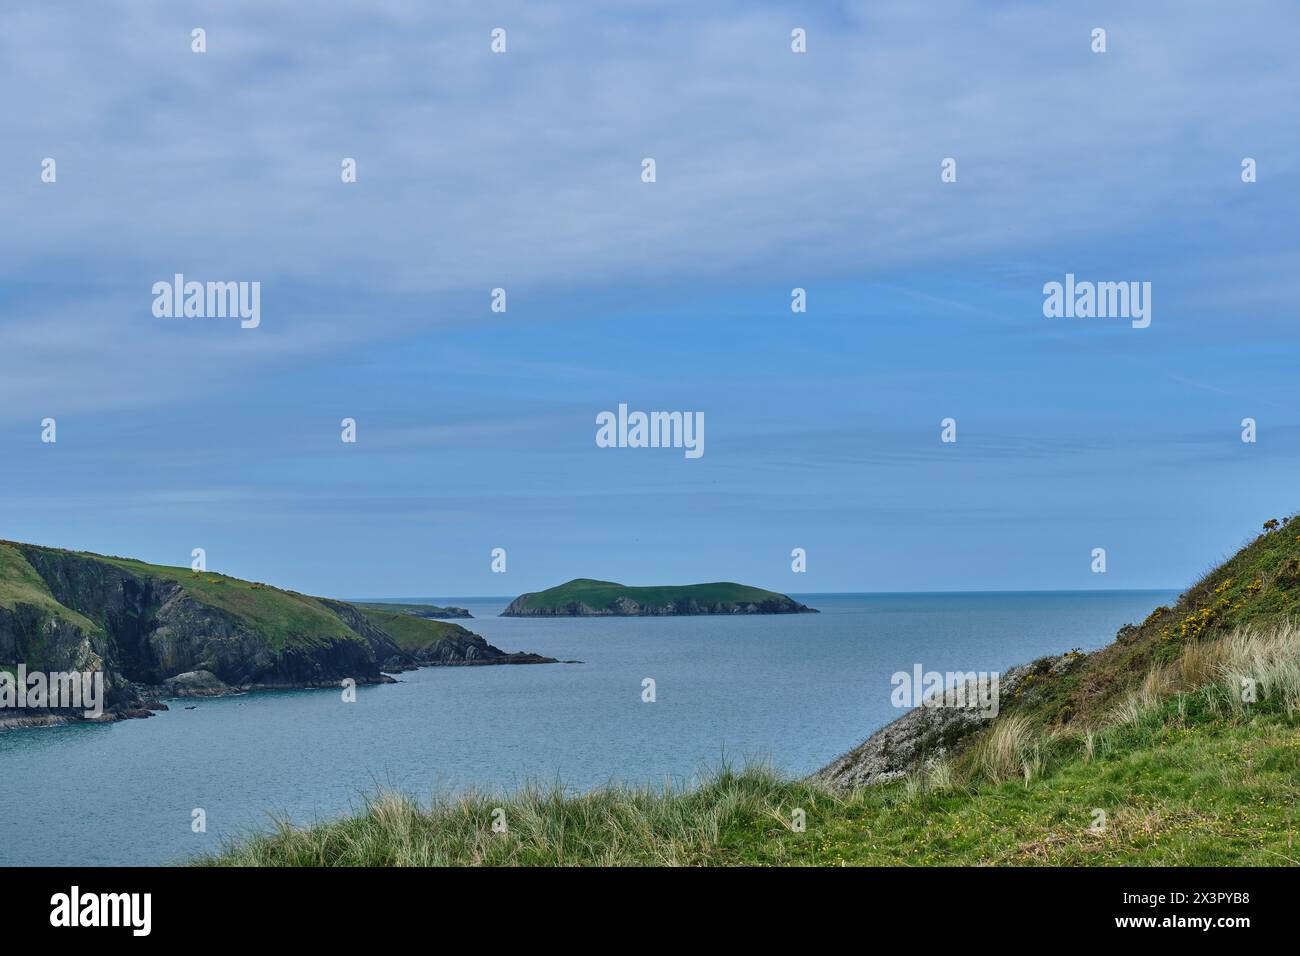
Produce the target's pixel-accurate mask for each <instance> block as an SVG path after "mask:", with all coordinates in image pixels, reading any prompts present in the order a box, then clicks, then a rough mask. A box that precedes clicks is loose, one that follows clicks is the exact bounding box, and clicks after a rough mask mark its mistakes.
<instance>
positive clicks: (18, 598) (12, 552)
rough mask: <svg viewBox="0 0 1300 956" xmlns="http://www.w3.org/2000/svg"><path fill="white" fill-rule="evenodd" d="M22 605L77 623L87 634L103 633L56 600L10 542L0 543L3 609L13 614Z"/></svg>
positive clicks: (93, 624) (0, 589)
mask: <svg viewBox="0 0 1300 956" xmlns="http://www.w3.org/2000/svg"><path fill="white" fill-rule="evenodd" d="M19 604H32V605H35V606H36V607H38V608H40V609H41V610H43V611H45V612H46V613H48V614H50V615H52V616H54V617H58V618H62V619H63V620H65V621H68V622H70V623H72V624H75V625H76V626H77V627H79V628H81V629H82V630H83V631H84V632H85V633H87V634H98V633H100V632H101V628H100V627H99V625H97V624H95V623H94V622H93V621H91V620H90V619H89V618H87V617H85V616H83V615H81V614H78V613H77V612H76V611H73V610H72V609H70V608H66V607H64V606H63V605H62V604H60V603H59V602H58V601H56V600H55V599H54V595H53V594H51V593H50V589H49V588H48V587H47V586H46V584H45V582H44V581H43V580H42V579H41V576H40V575H39V574H37V573H36V569H35V568H33V567H32V566H31V565H30V564H28V563H27V559H26V558H25V557H23V555H22V553H21V552H20V551H18V549H17V548H15V547H13V545H11V544H10V543H9V542H7V541H0V607H2V608H5V609H7V610H10V611H12V610H13V609H14V608H15V607H16V606H17V605H19Z"/></svg>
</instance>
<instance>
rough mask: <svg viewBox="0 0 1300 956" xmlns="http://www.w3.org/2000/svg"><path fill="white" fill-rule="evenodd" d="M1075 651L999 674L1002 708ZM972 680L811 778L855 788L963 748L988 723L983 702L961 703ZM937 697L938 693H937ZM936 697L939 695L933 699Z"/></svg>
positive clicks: (878, 733)
mask: <svg viewBox="0 0 1300 956" xmlns="http://www.w3.org/2000/svg"><path fill="white" fill-rule="evenodd" d="M1067 658H1069V659H1070V660H1071V661H1072V660H1073V658H1071V655H1069V654H1066V655H1063V657H1062V658H1042V659H1040V660H1037V661H1034V662H1033V663H1031V664H1021V665H1019V666H1017V667H1012V668H1011V669H1010V670H1007V671H1003V672H1002V673H1000V674H999V675H998V706H999V710H1000V709H1001V707H1002V705H1003V704H1005V703H1006V702H1007V701H1008V700H1009V699H1010V698H1011V697H1013V696H1014V695H1015V694H1016V691H1017V688H1018V687H1019V686H1020V683H1021V681H1022V680H1024V678H1025V677H1026V676H1027V675H1029V674H1033V673H1039V672H1041V671H1043V670H1045V669H1050V668H1051V667H1052V666H1054V665H1057V664H1061V665H1062V666H1069V663H1066V659H1067ZM971 690H973V688H971V687H970V684H969V682H968V683H967V684H966V685H964V686H963V689H961V690H958V689H956V688H950V689H948V690H947V691H945V692H944V695H943V697H944V704H945V706H942V707H935V706H924V705H923V706H920V707H915V708H913V709H912V710H909V711H908V712H907V713H905V714H903V716H901V717H899V718H898V719H897V720H895V721H893V722H892V723H890V724H886V725H885V726H884V727H882V728H880V730H878V731H876V732H875V733H874V734H872V735H871V736H870V737H868V738H867V739H866V741H864V742H863V743H862V744H860V745H858V746H857V747H856V748H854V749H853V750H851V751H849V752H848V753H846V754H844V755H843V756H842V757H839V758H838V759H836V760H834V761H832V762H831V763H829V764H827V765H826V766H825V767H823V768H822V769H821V770H818V771H817V772H816V773H815V774H813V775H812V777H811V778H810V779H811V780H814V781H817V782H820V783H823V784H825V785H827V786H829V787H831V788H832V789H836V790H851V789H854V788H856V787H863V786H869V785H871V784H876V783H887V782H889V781H890V780H897V779H899V778H901V777H904V776H906V775H907V774H908V773H910V772H911V771H913V770H916V769H918V768H919V767H921V766H923V765H924V764H925V763H926V762H927V761H930V760H937V759H939V758H941V757H944V756H948V755H951V754H953V753H956V752H958V751H960V750H962V749H963V748H964V747H965V746H966V745H967V744H968V743H969V742H970V740H971V739H972V738H973V736H974V735H975V733H976V732H977V731H980V730H982V729H983V728H984V727H986V726H988V715H987V714H986V713H985V712H983V711H981V710H980V709H978V708H977V707H972V706H966V707H962V706H959V705H960V704H961V703H963V702H965V701H970V700H973V699H974V698H973V696H971V694H970V691H971ZM936 696H937V695H936ZM927 700H930V701H932V700H934V698H933V697H932V698H927Z"/></svg>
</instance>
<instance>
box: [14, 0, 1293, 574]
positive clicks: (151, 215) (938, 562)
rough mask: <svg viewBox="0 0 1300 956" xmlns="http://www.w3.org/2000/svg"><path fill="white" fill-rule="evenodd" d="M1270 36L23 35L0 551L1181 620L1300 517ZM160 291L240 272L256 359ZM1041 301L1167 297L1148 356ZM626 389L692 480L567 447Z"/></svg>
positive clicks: (935, 18)
mask: <svg viewBox="0 0 1300 956" xmlns="http://www.w3.org/2000/svg"><path fill="white" fill-rule="evenodd" d="M195 28H202V29H203V30H205V31H206V52H203V53H196V52H194V51H193V49H192V43H193V40H192V31H193V30H194V29H195ZM496 28H501V29H504V30H505V31H506V32H505V37H506V49H505V52H504V53H494V52H493V51H492V49H491V44H492V37H491V34H492V31H493V30H494V29H496ZM795 28H801V29H803V30H804V31H806V37H807V41H806V46H807V52H805V53H795V52H793V51H792V49H791V31H792V30H794V29H795ZM1096 28H1102V29H1105V31H1106V50H1105V52H1104V53H1098V52H1094V51H1093V49H1092V47H1093V45H1094V41H1093V38H1092V34H1093V31H1094V29H1096ZM1298 28H1300V8H1298V7H1296V6H1295V4H1294V3H1291V2H1282V0H1279V2H1270V0H1242V2H1238V3H1234V4H1223V3H1218V2H1188V0H1180V2H1161V0H1154V2H1144V3H1142V4H1131V3H1108V2H1098V3H1090V4H1087V5H1078V4H1069V5H1066V4H1042V3H1037V2H1027V0H1026V2H1019V0H1005V2H988V0H982V2H974V0H971V2H958V0H938V2H934V3H927V4H917V3H911V2H906V3H905V2H898V3H891V2H870V3H867V2H825V3H816V4H812V3H809V4H799V3H768V2H754V0H749V2H726V0H719V2H712V3H708V4H701V3H699V2H698V0H696V2H681V3H677V2H672V0H659V2H655V3H648V2H639V0H623V2H619V3H610V4H603V5H592V4H577V3H568V2H556V3H548V4H536V3H524V2H476V3H470V2H464V3H459V2H444V3H437V4H432V3H424V2H399V0H379V2H368V3H364V4H363V3H331V4H319V5H317V4H313V5H310V6H309V7H306V6H302V5H297V7H296V8H294V7H291V6H290V5H287V4H267V3H265V2H261V0H258V2H244V0H222V2H219V3H218V2H213V3H184V2H175V0H166V2H163V0H157V2H154V0H136V2H132V3H89V2H87V3H77V2H62V3H46V4H27V5H22V6H20V7H15V8H14V9H11V10H6V11H5V14H4V24H3V29H0V215H2V216H3V221H4V228H3V229H0V538H8V539H12V540H20V541H29V542H34V543H40V544H47V545H53V546H58V547H66V548H73V549H76V550H87V551H94V552H99V553H106V554H117V555H126V556H131V557H137V558H141V559H143V560H147V561H151V562H155V563H161V564H170V565H188V564H189V561H190V555H191V552H192V549H194V548H197V547H202V548H204V549H205V551H206V553H207V561H208V567H209V568H211V569H214V570H219V571H222V572H225V573H228V574H233V575H236V576H239V577H244V578H251V579H254V580H260V581H266V582H269V583H272V584H276V585H278V586H283V587H290V588H293V589H295V590H300V591H304V592H308V593H315V594H326V595H333V596H341V597H367V596H369V597H381V596H387V597H395V596H424V597H447V596H456V595H513V594H518V593H521V592H524V591H529V590H537V589H541V588H545V587H548V586H551V585H554V584H557V583H560V582H562V581H564V580H567V579H569V578H573V577H598V578H602V579H606V580H616V581H621V582H624V583H628V584H660V583H687V582H695V581H714V580H735V581H741V582H744V583H748V584H754V585H758V586H762V587H768V588H772V589H775V590H778V591H782V592H787V593H816V592H827V591H904V590H905V591H929V590H978V589H992V590H1021V589H1092V588H1102V589H1113V588H1146V587H1150V588H1165V587H1169V588H1178V587H1182V586H1185V585H1187V584H1189V583H1190V582H1191V581H1192V580H1194V579H1195V578H1196V577H1197V576H1199V574H1200V573H1201V572H1203V571H1205V570H1206V569H1207V568H1209V567H1211V566H1212V565H1213V564H1215V563H1216V562H1217V561H1218V560H1220V559H1221V558H1223V557H1224V556H1226V555H1227V554H1229V553H1231V552H1232V551H1234V550H1235V549H1236V548H1237V547H1238V546H1240V545H1241V544H1242V543H1244V541H1246V540H1248V539H1249V538H1250V537H1251V536H1252V535H1253V534H1254V533H1255V532H1256V531H1257V530H1258V529H1259V526H1260V525H1261V524H1262V522H1263V521H1265V520H1266V519H1268V518H1272V517H1282V516H1284V515H1287V514H1290V513H1292V512H1294V511H1296V510H1298V506H1300V489H1297V487H1296V482H1295V481H1294V475H1295V474H1296V467H1297V464H1298V463H1300V416H1298V415H1297V412H1296V410H1297V408H1298V407H1300V382H1298V381H1297V376H1296V374H1295V358H1296V344H1297V333H1296V323H1297V319H1298V316H1297V313H1296V302H1297V292H1300V279H1298V278H1297V266H1298V265H1300V258H1298V257H1297V253H1298V252H1300V248H1298V247H1300V238H1298V236H1300V233H1298V231H1297V229H1296V227H1295V222H1296V219H1297V213H1298V212H1300V198H1298V197H1300V193H1298V192H1297V189H1296V182H1297V172H1298V169H1297V166H1298V163H1297V136H1298V135H1300V132H1298V131H1300V124H1297V114H1298V112H1300V109H1298V108H1297V106H1296V104H1297V103H1300V61H1297V59H1296V58H1295V56H1294V50H1293V45H1294V37H1295V36H1296V33H1297V29H1298ZM647 157H650V158H653V159H654V160H655V174H656V175H655V181H654V182H644V181H643V177H642V171H643V163H642V161H643V159H645V158H647ZM950 157H951V158H953V159H955V160H956V163H957V167H956V168H957V178H956V181H955V182H943V181H941V175H940V173H941V162H942V161H943V160H944V159H945V158H950ZM1247 157H1249V158H1252V159H1254V160H1255V161H1256V171H1257V180H1256V181H1255V182H1251V183H1245V182H1243V181H1242V161H1243V159H1244V158H1247ZM46 158H52V159H54V160H55V162H56V167H55V168H56V177H57V178H56V181H55V182H44V181H42V168H43V167H42V163H43V160H45V159H46ZM344 158H352V159H354V160H355V161H356V169H357V177H356V182H350V183H345V182H343V181H342V176H341V163H342V161H343V159H344ZM176 273H183V274H184V275H185V276H186V277H187V278H188V279H192V280H199V281H208V280H211V281H245V282H253V281H256V282H259V283H260V289H261V315H260V318H261V321H260V325H258V327H257V328H247V329H246V328H241V327H240V323H239V322H238V321H237V320H232V319H229V318H197V317H191V318H160V317H158V316H156V315H154V313H153V308H152V307H153V302H154V295H153V292H152V286H153V284H154V283H155V282H158V281H170V280H171V278H172V276H173V275H174V274H176ZM1067 273H1072V274H1075V275H1076V276H1078V277H1079V278H1080V279H1081V280H1082V279H1091V280H1094V281H1126V282H1127V281H1137V282H1149V283H1151V286H1150V288H1151V290H1152V291H1151V324H1150V326H1149V327H1147V328H1142V329H1138V328H1133V327H1132V326H1131V324H1130V323H1129V321H1127V320H1125V319H1120V318H1049V317H1046V316H1045V315H1044V312H1043V301H1044V294H1043V286H1044V284H1045V283H1048V282H1052V281H1064V277H1065V275H1066V274H1067ZM495 288H503V289H505V290H506V297H507V298H506V301H507V311H506V312H504V313H500V312H493V311H492V310H491V308H490V305H491V292H492V290H493V289H495ZM794 288H802V289H805V290H806V296H807V311H806V312H802V313H795V312H792V310H791V290H792V289H794ZM620 403H624V404H627V405H628V406H629V408H630V409H633V410H643V411H647V412H648V411H653V410H665V411H668V410H673V411H684V412H694V413H702V414H703V415H704V420H705V423H706V427H705V453H704V454H703V455H702V456H701V457H699V458H694V459H688V458H687V457H686V456H685V455H684V454H683V451H682V449H674V448H602V447H599V446H598V445H597V443H596V441H595V436H596V416H597V415H598V414H599V413H600V412H602V411H606V410H610V411H613V410H616V409H617V408H618V406H619V404H620ZM1247 417H1249V418H1253V419H1255V420H1256V423H1257V440H1256V441H1255V442H1253V443H1247V442H1243V441H1242V420H1243V419H1245V418H1247ZM46 418H53V419H55V421H56V423H57V441H55V442H53V443H49V442H44V441H42V424H41V423H42V420H43V419H46ZM344 418H352V419H354V420H355V421H356V426H357V428H356V434H357V440H356V442H354V443H346V442H344V441H342V440H341V431H342V429H341V424H340V423H341V422H342V420H343V419H344ZM945 418H952V419H955V421H956V423H957V440H956V441H955V442H948V443H945V442H943V441H941V426H940V423H941V422H942V421H943V420H944V419H945ZM494 548H503V549H505V551H506V555H507V559H506V561H507V563H506V568H507V570H506V572H505V573H504V574H502V573H494V572H493V571H492V569H491V553H492V551H493V549H494ZM795 548H802V549H804V550H805V552H806V555H807V570H806V572H803V573H796V572H794V571H793V570H792V567H791V552H792V550H793V549H795ZM1097 548H1102V549H1104V550H1105V553H1106V572H1105V573H1104V574H1103V573H1096V572H1095V571H1094V570H1093V568H1094V558H1093V551H1094V549H1097Z"/></svg>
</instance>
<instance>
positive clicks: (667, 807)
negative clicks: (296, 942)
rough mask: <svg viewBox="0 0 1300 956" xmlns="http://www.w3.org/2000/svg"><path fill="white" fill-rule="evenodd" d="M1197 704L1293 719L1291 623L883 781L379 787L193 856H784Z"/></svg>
mask: <svg viewBox="0 0 1300 956" xmlns="http://www.w3.org/2000/svg"><path fill="white" fill-rule="evenodd" d="M1252 687H1253V690H1254V695H1253V696H1254V697H1255V700H1254V701H1253V702H1252V701H1251V700H1249V697H1250V696H1251V694H1248V693H1247V694H1243V689H1246V688H1252ZM1206 710H1208V711H1209V712H1210V713H1211V714H1213V715H1219V716H1224V715H1226V716H1228V717H1229V718H1231V722H1232V723H1234V724H1238V725H1240V724H1241V723H1242V721H1241V720H1240V718H1242V717H1243V716H1246V715H1250V714H1253V713H1255V712H1256V711H1258V710H1267V711H1269V712H1272V713H1277V714H1280V715H1284V716H1285V717H1286V719H1287V720H1288V721H1290V720H1292V719H1295V718H1296V717H1297V715H1298V714H1300V626H1298V625H1296V624H1295V623H1288V624H1284V625H1280V626H1277V627H1275V628H1273V629H1269V630H1264V629H1251V628H1243V629H1239V630H1236V631H1233V632H1231V633H1229V634H1228V635H1227V636H1225V637H1222V638H1219V639H1217V640H1206V641H1199V642H1193V643H1189V644H1187V645H1186V646H1185V647H1184V648H1183V649H1182V651H1181V654H1180V656H1179V657H1177V658H1176V659H1175V660H1173V661H1172V662H1170V663H1168V664H1162V665H1157V666H1154V667H1152V668H1151V669H1150V670H1149V671H1148V672H1147V673H1146V674H1144V675H1143V676H1142V678H1141V680H1140V681H1138V682H1137V684H1136V686H1135V687H1134V689H1133V691H1132V692H1131V694H1130V696H1129V697H1128V699H1126V700H1125V701H1123V702H1122V703H1121V704H1120V706H1119V707H1117V708H1116V709H1115V710H1114V711H1113V712H1112V713H1110V714H1109V715H1108V716H1107V718H1105V719H1103V720H1102V721H1101V722H1099V723H1097V724H1095V725H1089V726H1084V727H1077V728H1073V729H1071V728H1070V727H1069V725H1066V727H1065V729H1061V728H1055V727H1046V728H1045V727H1042V726H1040V725H1037V724H1035V723H1034V721H1033V720H1032V719H1031V717H1030V716H1029V715H1028V714H1026V713H1022V712H1018V711H1016V710H1007V711H1004V712H1003V713H1002V715H1001V716H1000V717H999V718H998V719H997V720H996V721H995V722H994V723H993V725H992V726H991V727H990V728H989V730H988V731H987V732H985V733H984V734H983V736H982V737H981V738H980V739H979V740H978V741H977V742H976V743H975V746H974V748H973V749H972V750H971V751H970V752H969V753H967V754H963V755H960V756H959V757H957V758H955V759H954V758H944V759H941V760H937V761H931V762H930V763H928V764H927V765H926V766H925V767H924V768H920V769H918V770H917V771H915V772H914V773H911V774H909V775H908V776H907V777H906V778H905V779H904V780H903V781H902V782H901V783H900V784H898V785H896V786H894V787H892V788H889V787H886V788H883V789H882V788H866V789H863V790H858V791H855V792H853V793H849V794H837V793H833V792H831V791H828V790H826V789H823V788H822V787H821V786H820V785H816V784H812V783H810V782H807V781H790V780H785V779H783V778H781V777H780V776H778V775H777V774H775V773H773V772H772V771H771V770H769V769H767V768H763V767H756V768H748V769H745V770H742V771H733V770H731V769H729V768H724V769H723V770H722V771H720V772H719V773H717V774H715V775H712V776H710V777H708V778H707V779H706V780H704V782H702V783H699V784H698V785H696V786H685V785H679V786H676V787H672V786H670V787H665V788H654V787H640V788H628V787H606V788H602V789H599V790H595V791H592V792H590V793H586V794H581V795H576V796H575V795H571V794H568V793H566V792H565V791H564V790H563V789H562V788H559V787H551V788H540V787H525V788H524V789H522V790H521V791H519V792H517V793H514V794H511V795H503V796H494V795H491V794H479V793H469V794H465V795H463V796H459V797H438V798H435V799H434V800H433V801H432V802H431V803H429V804H427V805H421V804H419V803H418V802H417V801H415V800H413V799H412V798H410V797H406V796H401V795H398V794H392V793H382V794H379V795H378V796H375V797H373V798H371V799H370V800H369V801H367V803H366V805H365V807H364V809H363V811H362V812H361V813H358V814H356V815H354V816H351V817H348V818H345V819H341V820H337V821H334V822H328V823H323V824H319V825H317V826H314V827H311V828H306V829H303V828H299V827H295V826H293V825H292V824H290V823H288V822H287V821H281V822H279V823H278V824H277V826H276V828H275V830H274V831H273V832H271V833H269V834H264V835H259V836H253V837H250V838H248V839H245V840H243V841H238V842H234V843H231V844H228V845H227V846H226V847H224V848H223V850H222V852H221V853H220V854H219V855H218V856H213V857H206V858H203V859H200V860H198V861H196V862H199V863H204V864H209V865H212V864H217V865H236V866H250V865H253V866H291V865H297V866H448V865H455V866H464V865H478V866H484V865H486V866H498V865H545V866H557V865H558V866H565V865H606V866H623V865H641V866H644V865H658V866H677V865H697V864H702V863H719V862H722V863H727V862H748V861H749V860H750V859H751V858H750V857H745V856H744V855H741V856H734V855H733V854H734V853H735V852H736V851H734V850H728V849H727V848H728V847H736V846H738V845H741V846H743V845H745V844H746V841H748V845H749V846H750V847H751V850H752V847H753V845H754V844H755V843H756V842H760V843H762V844H764V845H765V846H778V847H780V852H779V853H778V855H777V856H776V857H774V858H764V859H766V861H767V862H787V859H786V857H785V856H784V854H786V853H787V852H791V853H793V852H797V850H798V845H801V844H798V839H796V840H795V844H792V845H787V844H786V843H784V842H782V841H781V840H773V839H768V838H769V837H773V838H774V837H777V836H785V835H790V836H792V837H793V836H795V835H796V834H798V833H799V832H800V827H799V826H798V824H797V823H796V819H797V818H798V815H797V814H796V811H799V810H802V811H803V817H804V818H805V819H806V821H807V825H808V829H809V831H810V832H809V836H810V837H811V836H812V832H813V831H814V830H816V829H817V828H819V827H822V826H825V825H826V822H827V821H828V820H831V819H832V818H833V817H836V816H838V817H839V818H841V819H842V820H852V819H855V818H856V814H858V813H860V812H863V808H864V807H876V810H875V811H868V812H869V813H871V812H877V811H879V812H888V813H894V812H898V813H900V814H906V813H908V812H911V813H913V814H915V815H919V817H918V818H920V819H929V816H928V815H929V813H930V812H932V811H933V810H934V808H936V807H939V806H942V805H945V804H950V805H953V806H958V805H962V801H964V800H967V799H976V800H977V799H980V798H981V793H983V792H984V791H986V790H987V791H993V792H996V791H997V790H998V788H1000V787H1003V785H1004V784H1005V783H1006V782H1008V781H1012V780H1017V779H1023V781H1024V783H1025V787H1026V789H1028V788H1029V787H1030V785H1031V784H1033V783H1035V781H1039V780H1040V779H1046V776H1047V774H1048V773H1049V772H1051V773H1055V772H1058V771H1061V772H1069V770H1068V769H1067V768H1068V767H1069V766H1070V765H1071V764H1073V763H1088V762H1092V761H1097V760H1101V759H1103V758H1106V757H1107V755H1108V754H1111V753H1115V752H1121V753H1122V752H1125V749H1126V748H1128V747H1131V746H1132V745H1133V740H1134V739H1143V738H1149V739H1147V743H1146V744H1145V745H1146V746H1154V744H1152V743H1151V741H1152V740H1154V739H1156V738H1157V737H1158V736H1159V734H1160V733H1161V732H1162V731H1161V728H1163V727H1167V726H1168V725H1169V724H1171V723H1172V724H1176V725H1183V724H1185V723H1186V722H1187V720H1188V719H1189V714H1190V715H1193V716H1195V714H1196V713H1201V714H1204V712H1205V711H1206ZM1040 786H1041V784H1040ZM1003 792H1004V795H1005V790H1004V791H1003ZM1034 792H1035V793H1038V792H1039V791H1037V790H1035V791H1034ZM999 799H1002V797H999ZM909 808H910V809H909ZM891 819H892V818H891ZM1148 822H1149V821H1148ZM494 823H496V824H497V826H495V827H494ZM502 823H504V828H502V827H501V825H500V824H502ZM918 825H919V824H918ZM1145 825H1146V824H1144V826H1145ZM1153 825H1154V824H1153ZM853 833H854V834H855V835H854V839H855V840H865V841H868V843H870V845H871V846H875V845H876V842H874V841H879V840H880V839H881V835H880V834H878V833H877V834H872V833H871V832H870V830H861V829H858V828H855V829H854V830H853ZM819 838H820V837H819ZM791 846H793V849H791ZM741 852H742V854H743V851H741ZM774 852H775V851H774Z"/></svg>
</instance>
